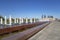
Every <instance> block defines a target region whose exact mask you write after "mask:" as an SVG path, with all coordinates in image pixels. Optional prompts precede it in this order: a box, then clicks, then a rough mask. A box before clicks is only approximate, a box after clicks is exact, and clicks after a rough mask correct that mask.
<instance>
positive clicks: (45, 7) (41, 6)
mask: <svg viewBox="0 0 60 40" xmlns="http://www.w3.org/2000/svg"><path fill="white" fill-rule="evenodd" d="M42 14H44V15H47V16H48V15H52V16H54V17H57V18H60V0H0V15H2V16H7V17H8V16H9V15H11V16H12V17H18V18H19V17H23V18H25V17H28V18H33V17H36V18H41V15H42Z"/></svg>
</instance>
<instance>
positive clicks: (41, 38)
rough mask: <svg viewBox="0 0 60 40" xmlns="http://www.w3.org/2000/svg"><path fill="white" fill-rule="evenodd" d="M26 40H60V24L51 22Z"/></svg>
mask: <svg viewBox="0 0 60 40" xmlns="http://www.w3.org/2000/svg"><path fill="white" fill-rule="evenodd" d="M28 40H60V22H58V21H54V22H52V23H51V24H50V25H48V26H46V27H45V28H44V29H43V30H41V31H40V32H38V33H37V34H36V35H34V36H32V37H31V38H29V39H28Z"/></svg>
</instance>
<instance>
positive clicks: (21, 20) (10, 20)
mask: <svg viewBox="0 0 60 40" xmlns="http://www.w3.org/2000/svg"><path fill="white" fill-rule="evenodd" d="M11 18H12V17H11V16H9V25H11V23H12V19H11ZM18 22H19V21H18V19H17V20H16V19H15V20H14V23H18ZM23 22H24V21H23V19H22V18H20V22H19V23H20V24H21V23H23ZM32 22H33V21H32V19H30V23H32ZM34 22H36V21H35V19H34ZM26 23H28V19H27V18H26ZM0 24H3V19H2V18H1V19H0ZM4 24H7V18H6V16H5V22H4Z"/></svg>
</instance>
